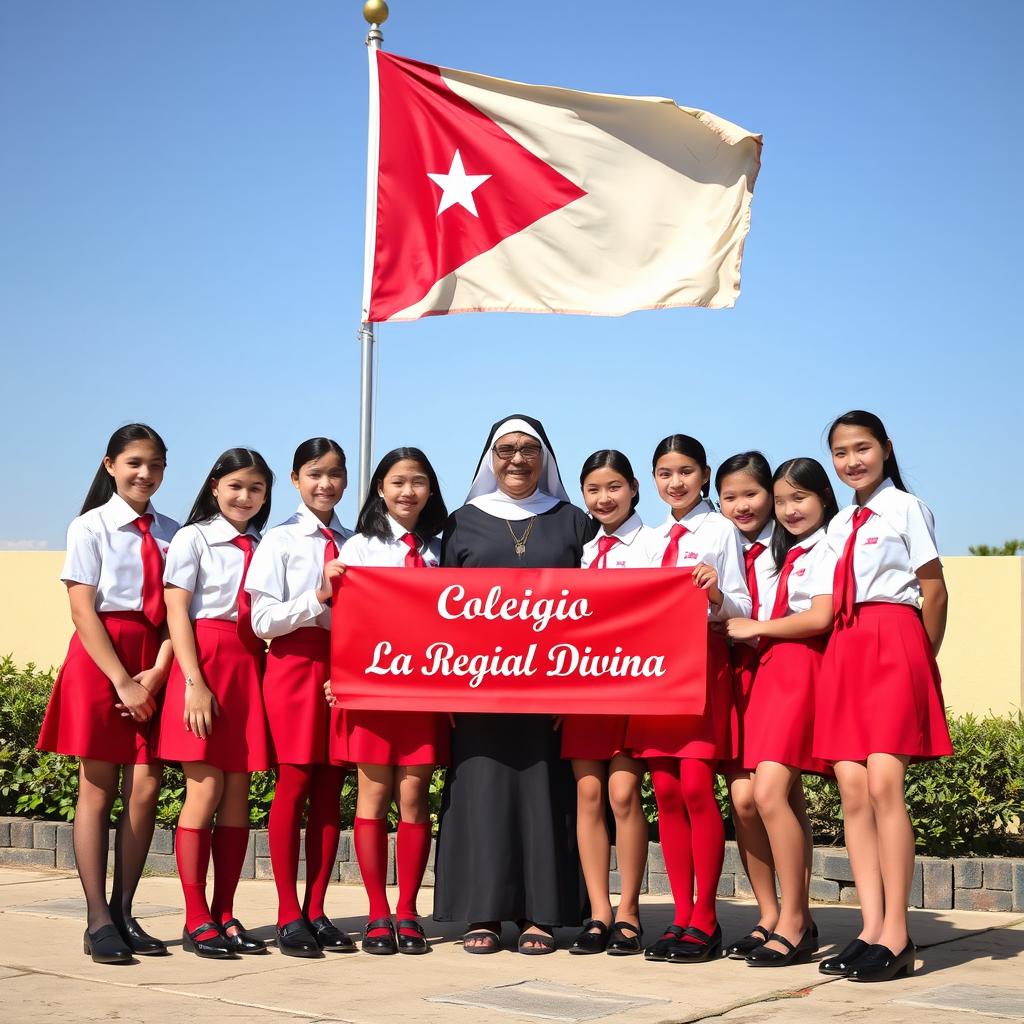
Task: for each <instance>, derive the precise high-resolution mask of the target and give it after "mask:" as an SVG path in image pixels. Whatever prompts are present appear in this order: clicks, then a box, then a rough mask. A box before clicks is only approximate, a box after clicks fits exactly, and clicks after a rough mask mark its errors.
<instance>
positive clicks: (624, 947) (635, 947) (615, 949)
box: [605, 921, 644, 956]
mask: <svg viewBox="0 0 1024 1024" xmlns="http://www.w3.org/2000/svg"><path fill="white" fill-rule="evenodd" d="M627 929H628V930H629V932H631V933H632V934H627ZM643 938H644V928H643V925H639V924H630V923H629V922H628V921H616V922H615V924H613V925H612V927H611V931H609V932H608V948H607V949H606V950H605V952H606V953H607V954H608V955H609V956H636V955H637V954H638V953H642V952H643V951H644V946H643Z"/></svg>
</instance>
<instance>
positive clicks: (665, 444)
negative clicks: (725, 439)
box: [651, 434, 711, 498]
mask: <svg viewBox="0 0 1024 1024" xmlns="http://www.w3.org/2000/svg"><path fill="white" fill-rule="evenodd" d="M672 452H674V453H675V454H676V455H685V456H686V457H687V458H688V459H693V461H694V462H696V463H697V465H698V466H700V468H701V470H710V469H711V467H710V466H709V465H708V454H707V452H706V451H704V445H702V444H701V443H700V441H698V440H697V438H695V437H690V435H689V434H669V435H668V437H664V438H662V439H661V440H660V441H659V442H658V447H657V448H655V449H654V457H653V458H652V459H651V472H654V470H656V469H657V468H658V459H660V458H661V457H662V456H663V455H668V454H670V453H672ZM700 493H701V494H702V495H703V496H704V497H705V498H706V497H707V496H708V495H709V494H710V493H711V478H710V476H709V477H708V479H707V481H706V482H705V483H704V484H703V486H702V487H701V489H700Z"/></svg>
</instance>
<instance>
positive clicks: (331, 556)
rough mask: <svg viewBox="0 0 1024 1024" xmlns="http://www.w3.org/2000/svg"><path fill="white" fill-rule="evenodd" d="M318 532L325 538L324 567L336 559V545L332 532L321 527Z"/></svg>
mask: <svg viewBox="0 0 1024 1024" xmlns="http://www.w3.org/2000/svg"><path fill="white" fill-rule="evenodd" d="M320 532H321V533H322V534H323V535H324V536H325V537H326V538H327V547H325V548H324V565H325V566H326V565H327V563H328V562H333V561H334V560H335V559H336V558H337V557H338V544H337V542H336V541H335V539H334V531H333V530H328V529H327V527H326V526H321V527H320Z"/></svg>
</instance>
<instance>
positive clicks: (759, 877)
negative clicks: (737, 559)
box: [715, 452, 810, 960]
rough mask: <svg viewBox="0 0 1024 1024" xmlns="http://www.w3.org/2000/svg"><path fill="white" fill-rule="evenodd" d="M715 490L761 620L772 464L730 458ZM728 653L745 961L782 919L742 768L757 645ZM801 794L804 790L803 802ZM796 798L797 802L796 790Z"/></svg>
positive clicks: (767, 592)
mask: <svg viewBox="0 0 1024 1024" xmlns="http://www.w3.org/2000/svg"><path fill="white" fill-rule="evenodd" d="M715 490H716V491H717V492H718V503H719V507H720V509H721V511H722V515H724V516H725V517H726V519H728V520H730V521H731V522H732V524H733V526H735V527H736V529H737V530H739V531H740V533H741V534H742V535H743V563H744V574H745V576H746V580H747V590H748V591H749V592H750V600H751V605H752V610H751V613H750V614H751V617H752V618H754V619H757V618H759V617H760V615H759V611H760V608H761V607H762V606H764V607H768V608H771V605H772V600H773V597H774V593H775V574H774V572H773V571H772V570H773V567H774V563H773V562H772V556H771V543H772V531H773V529H774V527H775V515H774V504H773V499H772V471H771V467H770V466H769V465H768V460H767V459H766V458H765V457H764V456H763V455H762V454H761V453H760V452H741V453H740V454H738V455H733V456H731V457H730V458H728V459H726V460H725V462H723V463H722V464H721V465H720V466H719V467H718V470H717V472H716V473H715ZM730 654H731V656H732V667H733V683H734V690H733V695H734V698H735V701H736V714H735V718H734V720H733V724H734V726H735V728H736V730H737V733H736V746H737V748H738V756H737V757H736V758H735V759H734V760H733V761H730V762H727V763H725V764H723V765H722V766H721V768H722V773H723V774H724V775H725V780H726V785H727V787H728V790H729V803H730V805H731V807H732V819H733V825H734V827H735V831H736V847H737V850H738V851H739V855H740V861H741V862H742V864H743V869H744V871H745V872H746V874H747V878H748V879H749V880H750V888H751V889H752V890H753V893H754V899H755V900H756V901H757V908H758V920H757V924H756V925H755V926H754V927H753V928H752V929H751V930H750V932H749V933H748V934H746V935H744V936H742V937H741V938H738V939H736V940H735V941H733V942H731V943H730V944H729V946H728V947H727V948H728V954H729V956H730V957H732V958H733V959H737V960H742V959H745V958H746V956H747V954H748V953H749V952H750V951H751V950H753V949H755V948H756V947H757V946H759V945H761V944H762V943H764V942H766V941H767V939H768V936H769V935H771V933H772V930H773V929H774V928H775V925H776V924H777V923H778V919H779V901H778V897H777V895H776V890H775V861H774V860H773V859H772V849H771V842H770V841H769V839H768V833H767V831H765V827H764V822H763V821H761V816H760V815H759V814H758V813H757V806H756V804H755V802H754V777H753V773H752V772H750V771H747V770H745V769H744V767H743V760H742V758H743V735H744V719H745V717H746V713H747V704H748V701H749V699H750V693H751V689H752V687H753V683H754V672H755V670H756V668H757V645H756V641H747V642H735V643H732V644H731V646H730ZM802 793H803V791H802V790H801V791H800V798H801V799H802ZM793 796H794V800H796V799H797V790H796V788H794V790H793ZM794 813H796V814H797V815H798V816H799V815H801V814H802V815H803V820H804V821H805V822H807V837H808V842H810V822H809V821H807V813H806V810H805V808H803V807H802V806H800V807H794Z"/></svg>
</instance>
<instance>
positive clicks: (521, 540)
mask: <svg viewBox="0 0 1024 1024" xmlns="http://www.w3.org/2000/svg"><path fill="white" fill-rule="evenodd" d="M536 519H537V517H536V516H531V517H530V522H529V525H528V526H527V527H526V531H525V532H524V533H523V535H522V537H517V536H516V531H515V530H513V529H512V524H511V523H510V522H509V521H508V520H507V519H506V520H505V525H506V526H507V527H508V532H509V533H511V534H512V539H513V540H514V541H515V543H516V555H518V556H519V557H520V558H522V557H523V555H525V554H526V540H527V538H528V537H529V536H530V531H531V530H532V529H533V524H534V522H536Z"/></svg>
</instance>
